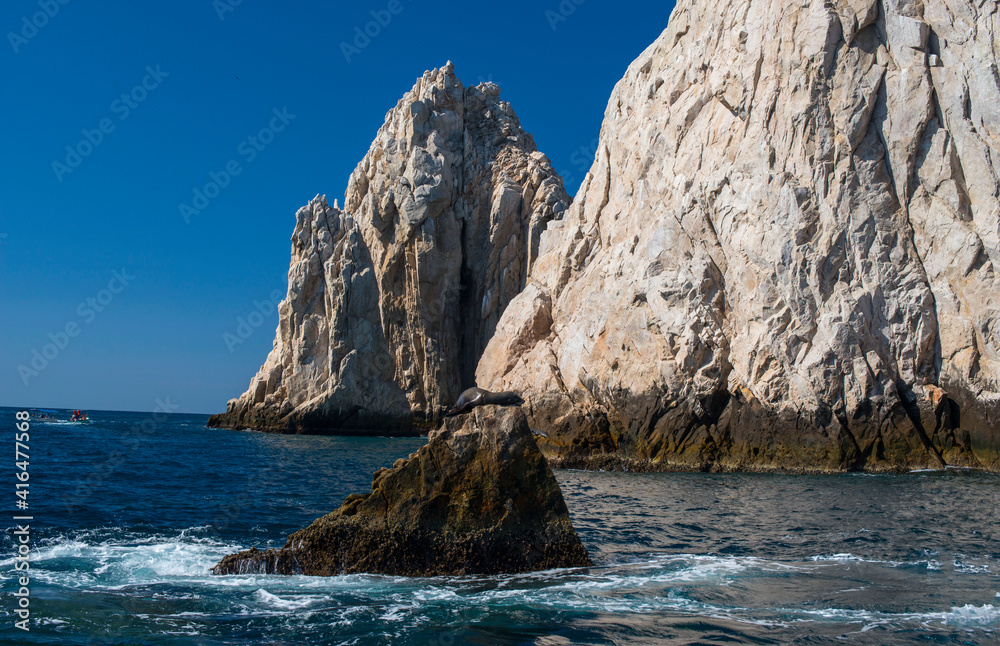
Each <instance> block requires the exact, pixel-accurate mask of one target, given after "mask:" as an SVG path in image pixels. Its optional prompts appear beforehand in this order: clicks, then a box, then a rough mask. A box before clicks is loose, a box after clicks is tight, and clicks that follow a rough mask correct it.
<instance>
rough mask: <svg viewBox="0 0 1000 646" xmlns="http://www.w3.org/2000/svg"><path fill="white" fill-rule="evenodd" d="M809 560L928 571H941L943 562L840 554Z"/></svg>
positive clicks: (821, 555) (820, 556)
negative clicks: (922, 568) (916, 568)
mask: <svg viewBox="0 0 1000 646" xmlns="http://www.w3.org/2000/svg"><path fill="white" fill-rule="evenodd" d="M809 560H810V561H812V562H814V563H837V562H855V563H870V564H873V565H888V566H889V567H894V568H895V567H926V568H927V569H928V570H940V569H941V561H938V560H936V559H925V560H920V561H892V560H887V559H870V558H863V557H861V556H855V555H853V554H850V553H846V552H845V553H838V554H818V555H816V556H810V557H809Z"/></svg>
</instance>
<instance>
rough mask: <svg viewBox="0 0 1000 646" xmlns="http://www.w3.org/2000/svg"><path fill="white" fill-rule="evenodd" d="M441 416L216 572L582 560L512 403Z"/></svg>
mask: <svg viewBox="0 0 1000 646" xmlns="http://www.w3.org/2000/svg"><path fill="white" fill-rule="evenodd" d="M477 413H478V414H470V415H466V416H464V417H461V418H455V419H450V420H448V421H447V422H446V423H445V424H444V426H443V427H442V428H441V429H440V430H437V431H433V432H432V433H431V434H430V436H429V439H428V442H427V444H426V445H425V446H423V447H421V448H420V450H419V451H417V452H416V453H414V454H413V455H411V456H410V457H409V458H406V459H400V460H398V461H397V462H396V464H395V465H393V468H391V469H381V470H379V471H378V472H376V473H375V477H374V480H373V482H372V491H371V493H368V494H355V495H351V496H348V497H347V499H346V500H345V501H344V504H343V505H341V507H340V509H338V510H336V511H334V512H332V513H330V514H327V515H326V516H323V517H322V518H319V519H317V520H316V521H315V522H313V524H312V525H310V526H309V527H307V528H305V529H302V530H300V531H298V532H296V533H294V534H292V535H291V536H289V537H288V541H287V542H286V543H285V546H284V547H282V548H281V549H277V550H276V549H270V550H267V551H260V550H257V549H251V550H249V551H244V552H239V553H238V554H230V555H229V556H226V557H225V558H223V559H222V560H221V561H220V562H219V564H218V565H216V566H215V568H213V570H212V571H213V572H214V573H215V574H244V573H262V574H306V575H314V576H331V575H334V574H348V573H355V572H367V573H372V574H392V575H403V576H436V575H447V574H498V573H509V572H528V571H533V570H544V569H549V568H558V567H581V566H587V565H590V559H589V558H588V556H587V551H586V549H585V548H584V547H583V544H582V543H581V542H580V539H579V537H578V536H577V534H576V531H575V530H574V529H573V524H572V522H571V521H570V518H569V512H568V511H567V509H566V503H565V502H564V501H563V497H562V492H561V491H560V489H559V484H558V483H557V482H556V479H555V477H554V476H553V474H552V470H551V469H550V468H549V466H548V464H547V462H546V461H545V458H544V457H543V456H542V454H541V452H540V451H539V450H538V448H537V447H536V446H535V441H534V438H533V436H532V433H531V430H530V429H529V428H528V424H527V421H526V419H525V416H524V414H523V413H522V412H521V411H520V410H519V409H497V410H496V412H494V413H483V412H481V411H477Z"/></svg>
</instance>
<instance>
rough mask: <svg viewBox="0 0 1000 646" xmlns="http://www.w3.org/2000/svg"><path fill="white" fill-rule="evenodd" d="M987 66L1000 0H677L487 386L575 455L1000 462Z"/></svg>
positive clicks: (501, 345)
mask: <svg viewBox="0 0 1000 646" xmlns="http://www.w3.org/2000/svg"><path fill="white" fill-rule="evenodd" d="M998 51H1000V12H998V7H997V2H990V1H979V2H972V1H970V0H924V1H921V0H885V1H884V2H877V1H876V0H833V1H821V0H797V1H789V0H724V1H723V2H720V3H714V4H711V5H706V4H704V3H696V2H692V1H691V0H679V2H678V4H677V7H676V9H675V11H674V13H673V15H672V17H671V19H670V22H669V26H668V28H667V29H666V31H665V32H664V33H663V34H662V35H661V36H660V38H659V39H658V40H657V41H656V42H655V43H653V44H652V45H651V46H650V47H649V48H648V49H647V50H646V51H645V52H643V54H642V55H641V56H639V58H638V59H637V60H636V61H635V62H634V63H633V64H632V65H631V66H630V67H629V69H628V72H627V73H626V75H625V77H624V78H623V79H622V80H621V81H620V82H619V83H618V85H617V86H616V87H615V90H614V93H613V94H612V97H611V100H610V101H609V103H608V108H607V111H606V113H605V120H604V125H603V128H602V131H601V137H600V145H599V149H598V152H597V155H596V158H595V160H594V164H593V166H592V168H591V170H590V173H589V174H588V176H587V178H586V179H585V181H584V184H583V186H582V187H581V190H580V192H579V194H578V195H577V197H576V199H575V201H574V203H573V205H572V207H571V208H570V210H569V211H568V213H567V214H566V216H565V217H564V218H562V220H561V221H558V222H553V223H551V224H550V226H549V228H548V230H546V231H545V233H543V234H542V236H541V246H540V251H539V257H538V260H537V261H536V262H535V263H534V265H533V267H532V269H531V274H530V277H529V281H528V284H527V286H526V288H525V290H524V291H523V292H522V293H521V294H520V295H519V296H518V297H517V298H516V299H514V300H513V301H512V302H511V304H510V305H509V306H508V308H507V309H506V311H505V312H504V315H503V316H502V317H501V319H500V322H499V325H498V327H497V332H496V335H495V336H494V337H493V338H492V339H491V341H490V343H489V345H488V347H487V349H486V351H485V354H484V356H483V358H482V360H481V361H480V363H479V366H478V370H477V378H478V383H479V385H480V386H482V387H486V388H490V389H493V390H500V389H503V390H507V389H514V390H519V391H523V393H524V396H525V398H526V399H527V400H528V405H529V407H530V418H531V421H532V425H533V426H536V427H540V428H543V429H546V430H548V431H549V438H548V440H545V441H543V448H544V449H545V450H546V451H547V452H548V453H549V454H550V455H555V456H559V457H561V458H562V459H563V463H564V464H581V465H591V466H594V465H599V464H602V463H603V464H612V463H614V461H615V460H619V461H624V462H626V463H631V464H633V465H639V464H646V465H652V466H655V467H657V468H669V467H671V466H676V467H681V468H711V469H757V468H760V469H773V468H791V469H807V470H828V469H829V470H840V469H856V468H864V469H869V470H896V469H905V468H913V467H924V466H927V467H939V466H941V465H943V464H949V465H968V466H981V467H987V468H992V469H998V468H1000V439H998V438H1000V430H998V426H1000V316H998V310H1000V280H998V276H997V266H998V265H997V263H998V262H1000V200H998V195H1000V181H998V176H997V173H996V170H995V169H996V167H997V162H998V161H1000V73H998V67H997V58H998ZM602 460H603V462H602Z"/></svg>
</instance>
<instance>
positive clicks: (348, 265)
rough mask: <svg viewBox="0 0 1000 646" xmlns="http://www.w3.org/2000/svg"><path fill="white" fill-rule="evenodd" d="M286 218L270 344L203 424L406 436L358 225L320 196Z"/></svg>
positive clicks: (403, 402)
mask: <svg viewBox="0 0 1000 646" xmlns="http://www.w3.org/2000/svg"><path fill="white" fill-rule="evenodd" d="M295 219H296V223H295V232H294V233H293V234H292V263H291V266H290V268H289V270H288V296H287V297H286V298H285V300H284V301H282V303H281V305H280V306H279V307H278V317H279V318H278V331H277V333H276V335H275V339H274V346H273V348H272V350H271V353H270V354H269V355H268V357H267V361H266V362H265V363H264V365H263V367H261V369H260V372H259V373H258V374H257V376H256V377H254V378H253V380H252V381H251V382H250V388H249V390H247V392H246V393H245V394H244V395H243V396H242V397H241V398H240V399H238V400H232V401H230V402H229V409H228V411H227V412H226V414H224V415H221V416H218V415H217V416H214V417H213V418H212V419H211V420H210V421H209V425H210V426H228V427H234V428H254V429H258V430H264V431H278V432H283V431H294V432H300V433H310V432H312V433H322V432H325V431H326V430H327V429H329V428H338V429H343V430H344V431H348V432H349V431H350V430H351V429H357V430H358V432H360V431H363V430H365V429H380V430H381V431H382V432H386V433H404V432H407V431H409V429H410V426H411V424H410V421H411V420H410V406H409V402H408V401H407V399H406V395H405V393H404V392H403V389H402V388H401V387H400V386H399V384H398V383H397V381H396V379H395V366H394V364H393V361H392V356H391V354H390V352H389V348H388V344H387V342H386V338H385V334H384V332H383V329H382V324H381V320H380V318H379V313H378V309H377V307H376V306H375V304H376V303H378V300H379V290H378V282H377V280H376V278H375V272H374V270H373V268H372V260H371V256H370V254H369V253H368V248H367V247H366V246H365V243H364V238H363V237H362V235H361V226H360V225H359V224H358V222H357V220H355V219H354V218H352V217H351V216H349V215H347V214H346V213H344V212H343V211H341V210H340V209H338V208H337V207H336V206H334V207H330V206H329V205H328V204H327V202H326V198H324V197H316V198H315V199H313V200H312V201H311V202H310V203H309V205H308V206H305V207H303V208H301V209H299V212H298V213H297V214H296V216H295Z"/></svg>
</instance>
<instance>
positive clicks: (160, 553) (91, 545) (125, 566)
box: [0, 528, 237, 589]
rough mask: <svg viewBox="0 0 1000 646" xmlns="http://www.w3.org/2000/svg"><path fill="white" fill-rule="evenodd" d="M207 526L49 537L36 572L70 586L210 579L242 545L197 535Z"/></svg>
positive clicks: (36, 556)
mask: <svg viewBox="0 0 1000 646" xmlns="http://www.w3.org/2000/svg"><path fill="white" fill-rule="evenodd" d="M204 529H206V528H188V529H185V530H182V531H181V532H180V533H179V534H177V535H173V536H163V535H160V536H148V535H136V534H133V533H129V532H123V531H121V530H119V529H116V528H101V529H97V530H87V531H85V532H80V533H78V534H76V535H73V536H59V537H56V538H53V539H47V540H46V541H43V542H42V543H41V544H40V545H39V547H38V548H36V550H35V551H34V552H33V553H32V555H31V563H32V570H33V571H34V572H35V573H36V574H35V576H36V577H38V578H39V579H41V580H43V581H45V582H46V583H51V584H55V585H61V586H63V587H70V588H80V587H96V588H106V589H114V588H119V589H120V588H122V587H124V586H129V585H135V584H152V583H162V582H169V581H176V580H179V579H186V580H191V579H195V580H198V579H205V578H208V577H209V576H211V575H210V570H211V567H212V566H213V565H215V564H216V563H217V562H218V561H219V559H221V558H222V557H223V556H225V555H226V554H228V553H230V552H232V551H234V550H235V549H236V547H237V546H234V545H230V544H226V543H223V542H220V541H218V540H216V539H213V538H209V537H198V536H195V535H193V534H194V533H195V532H199V531H203V530H204ZM11 562H12V560H11ZM2 565H3V564H2V563H0V566H2Z"/></svg>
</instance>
